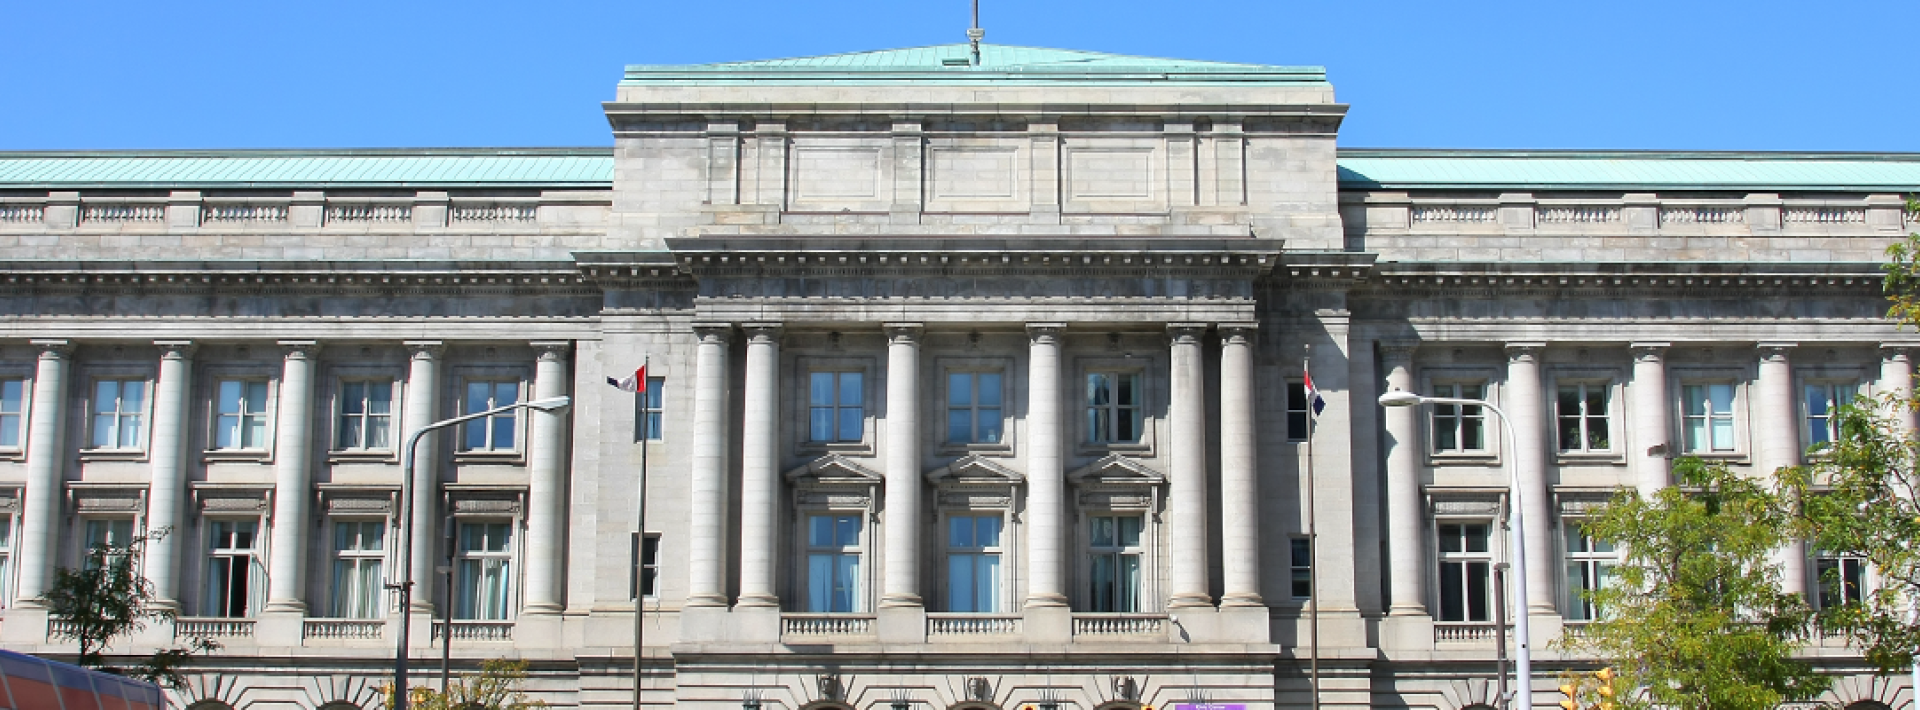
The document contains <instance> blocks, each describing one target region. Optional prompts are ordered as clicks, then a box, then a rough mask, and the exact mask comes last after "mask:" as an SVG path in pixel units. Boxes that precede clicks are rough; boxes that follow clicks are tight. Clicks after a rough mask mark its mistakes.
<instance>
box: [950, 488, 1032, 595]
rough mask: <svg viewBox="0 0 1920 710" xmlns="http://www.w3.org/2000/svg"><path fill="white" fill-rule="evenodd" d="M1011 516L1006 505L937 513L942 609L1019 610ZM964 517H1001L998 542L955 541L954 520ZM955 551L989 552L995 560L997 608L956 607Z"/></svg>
mask: <svg viewBox="0 0 1920 710" xmlns="http://www.w3.org/2000/svg"><path fill="white" fill-rule="evenodd" d="M1009 517H1010V516H1008V515H1007V511H1006V510H1005V509H999V510H988V509H978V508H959V509H953V510H943V511H941V513H940V515H939V517H938V524H939V526H940V527H939V530H938V531H937V533H936V534H937V535H938V538H939V539H938V541H937V542H936V543H935V544H936V545H937V546H938V548H939V550H940V558H941V565H940V570H939V577H940V588H939V591H940V602H941V603H940V608H941V609H942V610H943V611H945V612H947V613H956V614H987V615H990V614H1011V613H1016V612H1015V611H1014V610H1015V609H1016V606H1017V605H1016V604H1015V603H1014V598H1013V594H1012V586H1013V578H1014V577H1016V576H1017V573H1018V570H1015V569H1012V567H1011V565H1012V563H1013V561H1014V556H1013V554H1012V548H1013V547H1014V545H1013V542H1014V540H1013V534H1014V530H1013V524H1012V522H1013V521H1012V520H1010V519H1009ZM963 518H964V519H972V520H996V521H999V525H1000V529H999V532H998V537H997V539H998V544H995V545H971V546H956V545H954V544H953V538H952V535H953V524H954V522H953V521H955V520H958V519H963ZM956 554H961V555H969V556H978V557H982V558H984V557H986V556H989V555H990V556H992V557H993V559H994V560H995V563H994V565H995V567H996V569H997V570H998V575H999V576H998V578H997V579H995V580H994V585H993V592H992V597H993V606H994V608H993V609H992V610H990V611H979V610H961V609H955V608H954V600H953V596H954V595H953V589H954V587H953V556H954V555H956Z"/></svg>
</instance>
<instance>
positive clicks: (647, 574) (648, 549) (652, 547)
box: [627, 533, 660, 599]
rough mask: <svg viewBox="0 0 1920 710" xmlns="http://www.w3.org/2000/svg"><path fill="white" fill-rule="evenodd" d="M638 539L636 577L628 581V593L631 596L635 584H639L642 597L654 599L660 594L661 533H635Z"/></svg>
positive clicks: (635, 554) (634, 564) (635, 565)
mask: <svg viewBox="0 0 1920 710" xmlns="http://www.w3.org/2000/svg"><path fill="white" fill-rule="evenodd" d="M633 535H634V538H635V540H636V543H637V544H636V545H635V548H636V549H635V550H634V553H633V554H634V557H635V559H634V560H633V570H634V575H635V576H634V577H633V578H632V579H631V580H630V581H629V582H628V585H629V589H628V590H627V591H628V595H629V597H631V595H632V594H633V592H634V590H633V589H632V586H633V585H636V584H637V585H638V588H639V594H640V596H642V597H645V598H648V599H653V598H656V597H658V596H660V534H659V533H646V534H644V535H643V534H640V533H634V534H633Z"/></svg>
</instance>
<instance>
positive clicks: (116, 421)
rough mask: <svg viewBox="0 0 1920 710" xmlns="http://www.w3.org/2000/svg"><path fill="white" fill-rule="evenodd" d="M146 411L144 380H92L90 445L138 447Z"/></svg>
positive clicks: (145, 385) (98, 446)
mask: <svg viewBox="0 0 1920 710" xmlns="http://www.w3.org/2000/svg"><path fill="white" fill-rule="evenodd" d="M146 413H147V381H146V380H100V381H97V382H95V383H93V448H96V449H137V448H140V435H141V433H142V432H141V429H142V426H141V423H142V422H143V421H144V420H145V417H146Z"/></svg>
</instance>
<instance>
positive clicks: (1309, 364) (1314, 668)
mask: <svg viewBox="0 0 1920 710" xmlns="http://www.w3.org/2000/svg"><path fill="white" fill-rule="evenodd" d="M1300 372H1301V373H1302V374H1304V375H1305V376H1306V379H1308V380H1312V379H1313V346H1312V345H1311V344H1309V345H1307V346H1306V357H1305V358H1304V359H1303V360H1301V362H1300ZM1318 423H1319V417H1318V415H1316V414H1314V412H1313V402H1312V401H1311V400H1309V401H1308V402H1307V475H1306V479H1307V492H1306V496H1305V503H1306V508H1307V686H1308V688H1309V690H1310V691H1311V693H1312V699H1311V702H1310V705H1311V706H1312V708H1313V710H1320V528H1319V526H1318V525H1317V524H1316V523H1315V519H1316V517H1315V515H1314V510H1313V507H1314V504H1313V491H1314V475H1313V435H1314V433H1315V430H1316V429H1317V427H1316V426H1315V425H1317V424H1318Z"/></svg>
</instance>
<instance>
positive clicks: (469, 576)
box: [453, 522, 513, 621]
mask: <svg viewBox="0 0 1920 710" xmlns="http://www.w3.org/2000/svg"><path fill="white" fill-rule="evenodd" d="M459 539H460V548H459V553H460V559H459V563H458V565H457V568H456V570H455V572H456V573H457V574H458V575H459V580H458V583H457V587H456V592H455V596H456V598H455V600H454V610H453V611H454V613H453V618H455V619H484V620H490V621H502V620H505V619H506V618H507V610H508V608H509V607H508V599H509V598H510V596H511V595H510V592H512V591H513V547H512V545H513V524H512V523H506V522H492V523H460V537H459Z"/></svg>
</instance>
